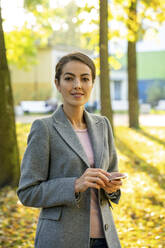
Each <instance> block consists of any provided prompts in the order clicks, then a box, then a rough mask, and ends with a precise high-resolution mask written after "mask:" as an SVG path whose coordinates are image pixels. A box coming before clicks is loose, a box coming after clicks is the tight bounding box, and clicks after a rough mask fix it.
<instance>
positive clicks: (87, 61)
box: [55, 52, 96, 82]
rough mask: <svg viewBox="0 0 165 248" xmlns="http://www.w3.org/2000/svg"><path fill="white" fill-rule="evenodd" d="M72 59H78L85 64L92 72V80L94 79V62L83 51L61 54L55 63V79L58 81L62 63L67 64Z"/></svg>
mask: <svg viewBox="0 0 165 248" xmlns="http://www.w3.org/2000/svg"><path fill="white" fill-rule="evenodd" d="M73 60H77V61H80V62H82V63H83V64H86V65H87V66H88V67H89V68H90V69H91V72H92V81H93V82H94V80H95V78H96V67H95V64H94V62H93V61H92V59H90V58H89V57H88V56H87V55H85V54H84V53H80V52H75V53H69V54H67V55H65V56H63V57H62V58H61V59H60V60H59V62H58V63H57V65H56V69H55V79H57V80H58V82H60V77H61V74H62V69H63V67H64V65H65V64H67V63H68V62H70V61H73Z"/></svg>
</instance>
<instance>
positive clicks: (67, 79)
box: [64, 77, 73, 82]
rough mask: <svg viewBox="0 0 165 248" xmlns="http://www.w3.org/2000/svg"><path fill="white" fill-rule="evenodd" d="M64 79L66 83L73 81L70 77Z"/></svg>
mask: <svg viewBox="0 0 165 248" xmlns="http://www.w3.org/2000/svg"><path fill="white" fill-rule="evenodd" d="M64 79H65V81H68V82H69V81H72V80H73V78H72V77H65V78H64Z"/></svg>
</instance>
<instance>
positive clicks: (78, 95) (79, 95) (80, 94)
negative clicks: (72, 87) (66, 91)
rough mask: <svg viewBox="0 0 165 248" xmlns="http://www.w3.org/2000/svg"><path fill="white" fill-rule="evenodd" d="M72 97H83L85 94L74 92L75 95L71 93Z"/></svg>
mask: <svg viewBox="0 0 165 248" xmlns="http://www.w3.org/2000/svg"><path fill="white" fill-rule="evenodd" d="M71 95H72V96H75V97H81V96H83V95H84V94H83V93H81V92H74V93H71Z"/></svg>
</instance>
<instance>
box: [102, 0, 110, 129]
mask: <svg viewBox="0 0 165 248" xmlns="http://www.w3.org/2000/svg"><path fill="white" fill-rule="evenodd" d="M99 45H100V92H101V95H100V98H101V114H102V115H105V116H106V117H107V118H108V119H109V120H110V122H111V125H112V128H113V114H112V106H111V97H110V80H109V64H108V0H100V44H99Z"/></svg>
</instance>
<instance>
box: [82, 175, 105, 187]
mask: <svg viewBox="0 0 165 248" xmlns="http://www.w3.org/2000/svg"><path fill="white" fill-rule="evenodd" d="M85 180H86V181H88V182H94V183H96V184H99V185H100V186H101V187H105V183H104V181H103V180H101V179H100V178H99V177H86V178H85Z"/></svg>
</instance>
